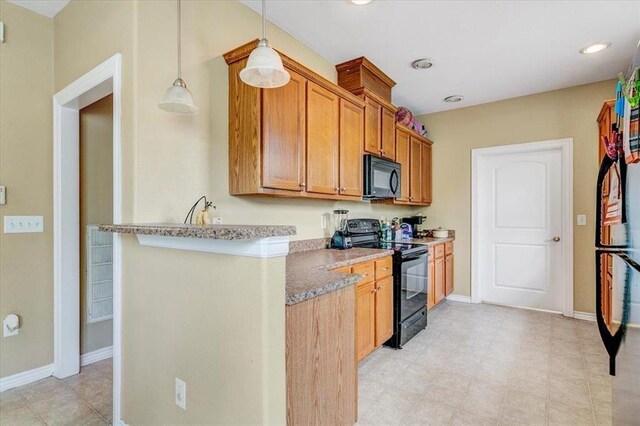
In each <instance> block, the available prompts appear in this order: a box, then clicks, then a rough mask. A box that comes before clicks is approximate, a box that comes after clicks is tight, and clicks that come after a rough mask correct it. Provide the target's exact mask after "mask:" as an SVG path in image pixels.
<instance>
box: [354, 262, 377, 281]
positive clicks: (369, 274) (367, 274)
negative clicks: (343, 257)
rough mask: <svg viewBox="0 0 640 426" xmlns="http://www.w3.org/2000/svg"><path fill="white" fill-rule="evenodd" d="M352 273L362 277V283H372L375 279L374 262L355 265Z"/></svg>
mask: <svg viewBox="0 0 640 426" xmlns="http://www.w3.org/2000/svg"><path fill="white" fill-rule="evenodd" d="M351 272H352V273H354V274H358V275H362V279H361V280H360V283H367V282H371V281H373V279H374V266H373V262H367V263H359V264H357V265H353V267H352V268H351Z"/></svg>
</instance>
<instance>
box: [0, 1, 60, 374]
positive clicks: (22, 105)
mask: <svg viewBox="0 0 640 426" xmlns="http://www.w3.org/2000/svg"><path fill="white" fill-rule="evenodd" d="M0 20H2V21H3V22H4V25H5V42H4V43H2V44H0V94H1V95H0V185H6V187H7V204H6V205H0V216H7V215H42V216H44V233H37V234H5V233H3V232H1V231H0V318H4V317H5V316H6V315H8V314H10V313H15V314H18V315H19V316H20V320H21V328H20V334H19V335H18V336H15V337H10V338H2V337H0V377H5V376H9V375H11V374H15V373H18V372H21V371H25V370H30V369H32V368H36V367H41V366H43V365H46V364H49V363H51V362H52V361H53V278H52V277H53V261H52V254H51V250H52V244H53V237H52V236H53V233H52V227H51V224H52V212H53V195H52V185H51V178H52V175H53V163H52V161H53V160H52V158H53V157H52V156H53V149H52V146H51V143H52V131H53V130H52V119H51V116H52V106H51V96H52V94H53V93H52V87H51V79H52V76H53V46H52V44H51V37H52V31H53V25H52V22H51V20H50V19H48V18H45V17H42V16H40V15H36V14H35V13H33V12H29V11H27V10H26V9H23V8H21V7H18V6H15V5H12V4H9V3H7V2H5V1H0Z"/></svg>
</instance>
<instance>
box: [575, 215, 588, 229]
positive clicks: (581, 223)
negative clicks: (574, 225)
mask: <svg viewBox="0 0 640 426" xmlns="http://www.w3.org/2000/svg"><path fill="white" fill-rule="evenodd" d="M577 222H578V225H579V226H585V225H586V224H587V215H586V214H579V215H578V218H577Z"/></svg>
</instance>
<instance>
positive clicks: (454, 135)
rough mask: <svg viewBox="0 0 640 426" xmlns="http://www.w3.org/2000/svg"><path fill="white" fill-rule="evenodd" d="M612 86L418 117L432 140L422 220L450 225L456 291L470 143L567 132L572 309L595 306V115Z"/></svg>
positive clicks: (465, 265) (465, 249)
mask: <svg viewBox="0 0 640 426" xmlns="http://www.w3.org/2000/svg"><path fill="white" fill-rule="evenodd" d="M614 90H615V81H604V82H600V83H594V84H588V85H584V86H578V87H572V88H569V89H563V90H556V91H553V92H547V93H541V94H537V95H532V96H524V97H521V98H515V99H509V100H505V101H500V102H494V103H490V104H485V105H479V106H474V107H468V108H461V109H457V110H453V111H447V112H441V113H435V114H428V115H424V116H421V117H419V118H420V120H421V121H423V122H424V123H425V124H426V126H427V129H428V131H429V137H430V138H432V139H433V141H434V146H433V182H434V186H433V198H434V200H435V201H434V205H433V206H431V207H429V208H427V210H426V214H427V216H428V222H429V223H430V224H432V225H435V226H443V227H448V228H451V229H455V230H456V242H455V254H456V261H455V277H456V280H455V293H456V294H459V295H464V296H468V295H470V288H471V287H470V281H471V273H470V259H471V149H473V148H483V147H489V146H497V145H508V144H516V143H522V142H533V141H543V140H551V139H560V138H573V141H574V147H573V149H574V154H573V160H574V186H573V199H574V202H573V212H574V216H575V215H577V214H585V215H587V226H574V268H573V269H574V309H575V310H576V311H582V312H595V264H594V257H593V244H594V243H593V238H594V232H595V227H594V221H595V205H596V198H595V187H596V178H597V174H598V126H597V124H596V118H597V117H598V113H599V112H600V108H601V107H602V103H603V102H604V101H605V100H607V99H611V98H612V97H613V95H614ZM574 223H575V220H574Z"/></svg>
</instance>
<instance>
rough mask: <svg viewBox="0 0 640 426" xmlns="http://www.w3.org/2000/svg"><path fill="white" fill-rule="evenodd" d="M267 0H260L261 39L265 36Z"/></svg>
mask: <svg viewBox="0 0 640 426" xmlns="http://www.w3.org/2000/svg"><path fill="white" fill-rule="evenodd" d="M266 15H267V0H262V39H263V40H264V39H266V38H267V18H266Z"/></svg>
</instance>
